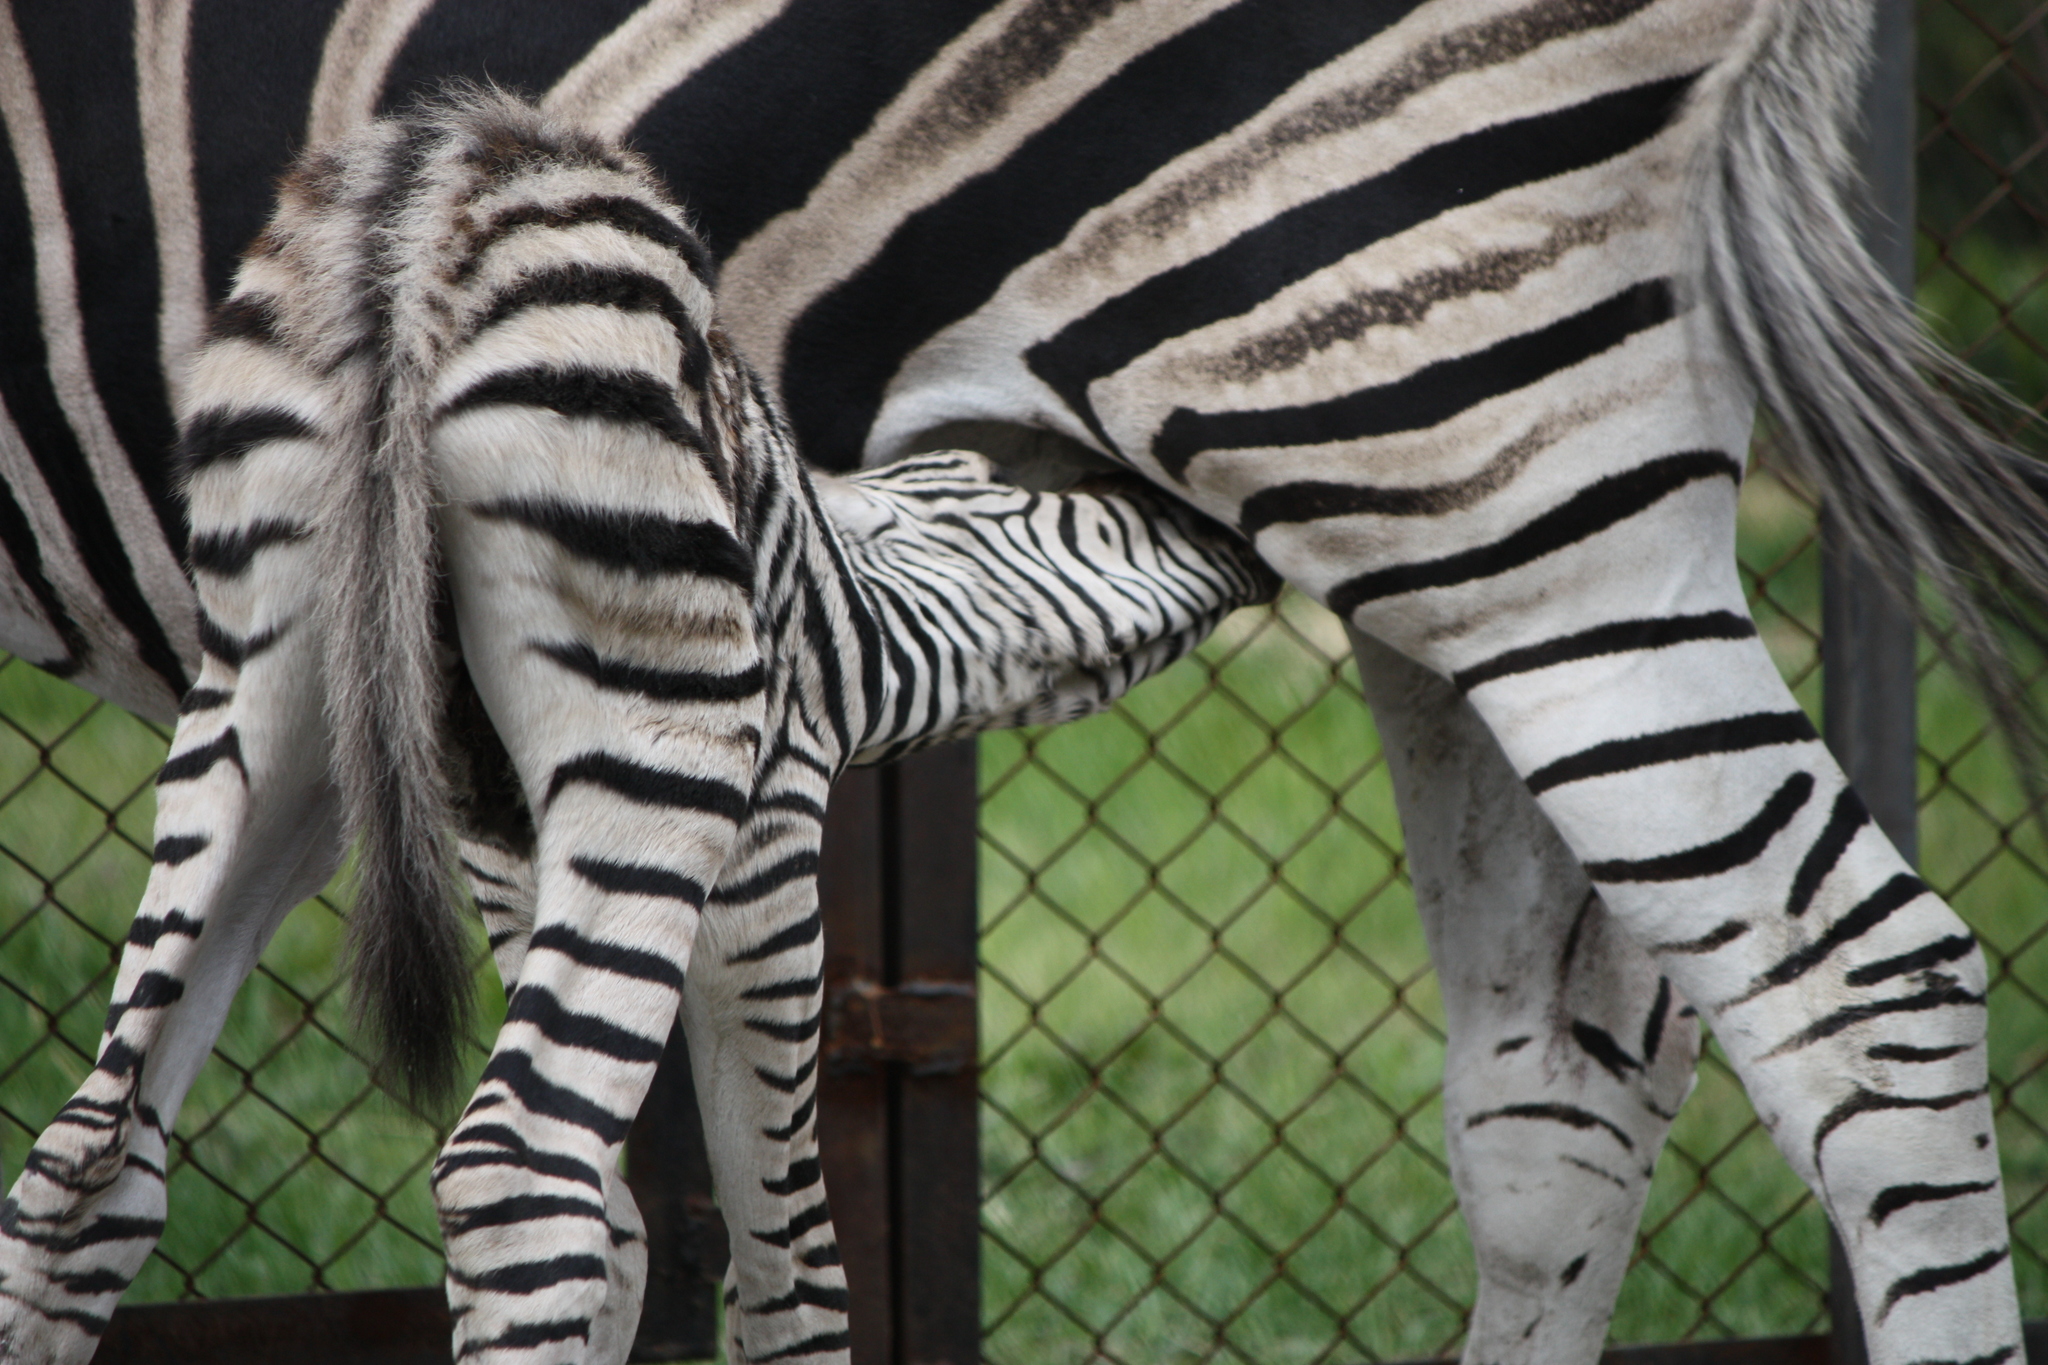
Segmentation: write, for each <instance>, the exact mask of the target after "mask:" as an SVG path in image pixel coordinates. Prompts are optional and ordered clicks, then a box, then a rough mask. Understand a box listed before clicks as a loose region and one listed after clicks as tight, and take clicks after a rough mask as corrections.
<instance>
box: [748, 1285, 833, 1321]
mask: <svg viewBox="0 0 2048 1365" xmlns="http://www.w3.org/2000/svg"><path fill="white" fill-rule="evenodd" d="M850 1302H851V1301H850V1299H849V1298H848V1296H847V1293H846V1291H845V1290H844V1289H836V1288H830V1287H827V1286H825V1285H821V1284H812V1283H811V1282H810V1281H809V1280H798V1281H796V1284H795V1287H794V1288H792V1289H791V1290H790V1291H789V1292H788V1293H787V1294H784V1295H783V1296H782V1297H781V1298H778V1299H769V1300H767V1301H765V1302H763V1303H757V1304H755V1305H754V1306H753V1307H752V1308H749V1309H748V1310H747V1311H748V1312H749V1313H763V1314H765V1313H787V1312H790V1311H791V1310H792V1309H797V1308H803V1307H806V1306H809V1307H812V1308H830V1309H834V1310H837V1311H838V1312H841V1313H844V1312H845V1311H846V1310H847V1308H848V1306H849V1304H850Z"/></svg>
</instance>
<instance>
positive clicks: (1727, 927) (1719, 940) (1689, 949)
mask: <svg viewBox="0 0 2048 1365" xmlns="http://www.w3.org/2000/svg"><path fill="white" fill-rule="evenodd" d="M1748 932H1749V926H1748V925H1747V924H1745V923H1743V922H1742V921H1741V920H1739V919H1731V920H1724V921H1723V922H1722V923H1721V924H1720V925H1718V926H1716V927H1715V928H1713V929H1711V930H1709V931H1708V932H1707V933H1704V934H1702V935H1700V936H1699V937H1698V938H1689V939H1684V940H1681V941H1680V942H1677V943H1659V944H1657V945H1656V946H1655V948H1654V949H1653V950H1652V951H1654V952H1659V953H1711V952H1713V951H1715V950H1716V949H1719V948H1725V947H1727V946H1728V945H1729V944H1731V943H1733V942H1735V940H1736V939H1738V938H1741V937H1742V936H1743V935H1744V934H1746V933H1748Z"/></svg>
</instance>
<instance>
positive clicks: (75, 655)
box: [0, 433, 92, 678]
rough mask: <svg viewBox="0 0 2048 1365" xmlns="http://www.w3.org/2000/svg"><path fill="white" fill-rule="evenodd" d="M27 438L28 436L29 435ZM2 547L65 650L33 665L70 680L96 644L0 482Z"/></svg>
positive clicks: (17, 505)
mask: <svg viewBox="0 0 2048 1365" xmlns="http://www.w3.org/2000/svg"><path fill="white" fill-rule="evenodd" d="M23 435H24V437H26V436H27V433H23ZM0 545H4V546H5V547H6V549H7V558H8V560H9V561H10V562H11V563H12V564H13V565H14V572H15V575H16V576H17V577H18V578H20V579H21V581H22V583H23V584H24V585H26V586H27V588H28V592H29V596H31V597H33V598H35V600H36V605H37V606H38V607H39V608H41V609H42V613H43V620H44V621H45V622H47V623H48V625H49V627H50V632H51V634H53V635H55V636H56V637H57V642H58V644H59V645H60V646H61V647H62V648H63V650H64V657H62V658H57V659H43V660H33V661H32V662H34V663H35V664H36V667H38V668H40V669H42V670H43V671H44V672H45V673H48V674H51V675H53V676H55V677H59V678H68V677H70V676H71V675H72V674H74V673H77V672H78V671H79V670H80V669H82V668H84V667H85V665H86V664H87V663H89V662H90V661H91V659H92V642H91V641H89V640H87V639H86V636H85V630H84V628H83V627H81V626H80V625H79V624H78V622H77V621H76V620H75V619H73V617H72V615H71V612H70V610H69V609H68V608H67V607H65V605H64V599H63V598H62V597H61V596H59V595H58V592H57V588H56V585H55V584H53V583H51V582H50V579H49V576H48V575H47V574H45V573H44V572H43V547H42V544H41V542H39V541H38V540H37V539H36V533H35V527H34V526H33V525H32V524H31V523H30V522H29V519H28V513H26V512H24V511H22V509H21V504H20V503H18V502H16V501H15V500H14V489H13V488H12V487H10V486H9V485H8V484H7V483H6V482H4V481H0Z"/></svg>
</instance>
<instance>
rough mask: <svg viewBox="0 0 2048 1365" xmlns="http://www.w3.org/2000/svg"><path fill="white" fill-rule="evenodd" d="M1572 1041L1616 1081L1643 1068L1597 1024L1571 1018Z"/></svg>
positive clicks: (1611, 1035) (1625, 1078)
mask: <svg viewBox="0 0 2048 1365" xmlns="http://www.w3.org/2000/svg"><path fill="white" fill-rule="evenodd" d="M1572 1041H1573V1042H1575V1043H1577V1044H1578V1045H1579V1047H1580V1048H1581V1050H1583V1051H1584V1052H1585V1054H1586V1055H1587V1056H1588V1057H1591V1058H1592V1059H1593V1060H1594V1061H1596V1062H1598V1063H1599V1064H1600V1066H1601V1068H1602V1069H1603V1070H1604V1071H1606V1072H1607V1074H1609V1075H1610V1076H1612V1077H1614V1079H1615V1080H1617V1081H1626V1080H1627V1079H1628V1073H1629V1072H1631V1071H1641V1070H1642V1069H1643V1064H1642V1063H1641V1062H1639V1061H1637V1060H1636V1059H1635V1058H1633V1057H1631V1056H1629V1055H1628V1053H1627V1052H1626V1051H1625V1050H1624V1049H1623V1048H1622V1046H1621V1044H1620V1043H1617V1042H1615V1041H1614V1035H1613V1034H1611V1033H1609V1032H1608V1031H1607V1030H1606V1029H1604V1028H1601V1027H1600V1026H1599V1025H1598V1024H1589V1023H1587V1022H1586V1021H1585V1020H1583V1019H1574V1020H1572Z"/></svg>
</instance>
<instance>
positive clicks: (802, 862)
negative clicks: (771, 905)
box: [711, 849, 818, 962]
mask: <svg viewBox="0 0 2048 1365" xmlns="http://www.w3.org/2000/svg"><path fill="white" fill-rule="evenodd" d="M817 875H818V855H817V853H816V851H814V850H811V849H806V850H804V851H803V852H802V853H792V854H790V855H789V856H788V857H787V858H784V859H783V860H782V861H780V862H778V863H776V864H775V865H773V866H772V867H766V868H763V869H762V870H761V871H759V872H756V873H755V874H754V875H753V876H751V877H748V878H747V879H746V880H744V881H737V882H720V883H719V884H718V885H717V886H715V887H713V888H712V889H711V899H712V900H713V901H715V902H717V903H718V904H720V905H745V904H746V903H747V902H749V901H757V900H760V899H762V898H763V897H766V896H769V895H772V894H773V893H775V892H777V891H780V890H781V889H782V888H783V887H785V886H788V885H790V884H791V883H792V882H799V881H803V880H805V879H806V878H809V877H815V876H817ZM811 937H812V938H816V937H817V934H816V933H813V934H812V935H811ZM728 960H729V961H734V962H737V961H740V959H739V958H731V959H728ZM749 960H751V959H749Z"/></svg>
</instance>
